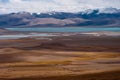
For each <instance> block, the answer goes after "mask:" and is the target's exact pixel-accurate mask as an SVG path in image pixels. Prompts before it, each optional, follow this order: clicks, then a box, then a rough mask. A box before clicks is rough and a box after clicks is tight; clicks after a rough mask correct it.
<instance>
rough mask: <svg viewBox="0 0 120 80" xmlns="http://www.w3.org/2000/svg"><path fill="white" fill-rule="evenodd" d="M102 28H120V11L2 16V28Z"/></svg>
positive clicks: (110, 9)
mask: <svg viewBox="0 0 120 80" xmlns="http://www.w3.org/2000/svg"><path fill="white" fill-rule="evenodd" d="M66 26H72V27H73V26H98V27H99V26H100V27H104V26H105V27H120V9H116V8H105V9H101V10H99V9H95V10H91V9H89V10H85V11H83V12H78V13H67V12H48V13H40V14H38V13H29V12H19V13H10V14H2V15H0V27H1V28H3V27H66Z"/></svg>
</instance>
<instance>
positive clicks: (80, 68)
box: [0, 35, 120, 80]
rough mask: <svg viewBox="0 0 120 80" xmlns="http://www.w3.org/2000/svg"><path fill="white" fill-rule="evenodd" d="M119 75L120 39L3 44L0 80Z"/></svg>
mask: <svg viewBox="0 0 120 80" xmlns="http://www.w3.org/2000/svg"><path fill="white" fill-rule="evenodd" d="M41 38H42V39H41ZM119 75H120V38H119V37H109V36H99V37H98V36H83V35H73V36H72V35H71V36H57V37H45V39H43V37H34V38H33V37H29V38H21V39H10V40H7V39H6V40H0V80H120V76H119Z"/></svg>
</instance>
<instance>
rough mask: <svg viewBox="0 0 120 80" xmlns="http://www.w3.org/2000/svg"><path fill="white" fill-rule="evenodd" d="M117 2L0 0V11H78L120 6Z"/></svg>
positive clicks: (109, 0)
mask: <svg viewBox="0 0 120 80" xmlns="http://www.w3.org/2000/svg"><path fill="white" fill-rule="evenodd" d="M119 3H120V0H0V13H11V12H20V11H27V12H37V13H41V12H50V11H60V12H61V11H62V12H79V11H82V10H85V9H89V8H90V9H94V8H105V7H114V8H120V5H119Z"/></svg>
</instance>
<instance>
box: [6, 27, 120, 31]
mask: <svg viewBox="0 0 120 80" xmlns="http://www.w3.org/2000/svg"><path fill="white" fill-rule="evenodd" d="M6 29H7V30H11V31H36V32H95V31H113V32H120V28H81V27H62V28H58V27H41V28H6Z"/></svg>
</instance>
